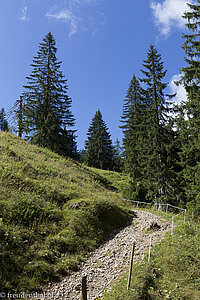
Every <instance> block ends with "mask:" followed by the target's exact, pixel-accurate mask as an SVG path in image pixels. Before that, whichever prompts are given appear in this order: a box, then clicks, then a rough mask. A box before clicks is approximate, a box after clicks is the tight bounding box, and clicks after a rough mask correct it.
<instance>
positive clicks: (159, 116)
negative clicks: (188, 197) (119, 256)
mask: <svg viewBox="0 0 200 300" xmlns="http://www.w3.org/2000/svg"><path fill="white" fill-rule="evenodd" d="M141 72H142V74H143V75H144V77H143V78H141V79H140V81H141V84H143V89H142V97H143V101H144V102H145V104H146V112H145V119H146V134H147V135H146V136H147V138H148V140H147V141H145V145H146V144H147V143H146V142H148V147H146V148H145V151H146V155H145V161H146V162H145V164H146V167H145V174H146V176H145V177H146V179H147V182H148V183H149V187H148V190H149V193H150V195H151V198H152V197H153V198H154V197H156V198H157V197H158V198H160V197H170V198H171V199H174V197H175V177H176V174H175V170H174V164H175V161H174V159H173V158H172V155H173V153H174V147H175V136H174V132H173V130H172V124H171V122H170V117H169V112H170V104H171V103H170V101H169V98H172V97H168V96H167V95H166V94H165V89H166V87H167V84H166V83H163V79H164V77H165V75H166V72H167V71H166V70H164V67H163V62H162V60H161V55H160V54H158V51H157V49H156V48H155V47H154V46H153V45H151V46H150V49H149V51H148V53H147V59H146V60H144V61H143V69H142V70H141ZM166 200H167V199H166Z"/></svg>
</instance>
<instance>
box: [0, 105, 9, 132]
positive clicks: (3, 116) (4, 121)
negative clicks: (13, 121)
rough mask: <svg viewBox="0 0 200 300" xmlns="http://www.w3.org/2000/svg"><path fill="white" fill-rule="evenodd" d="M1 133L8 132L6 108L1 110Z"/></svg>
mask: <svg viewBox="0 0 200 300" xmlns="http://www.w3.org/2000/svg"><path fill="white" fill-rule="evenodd" d="M0 131H8V121H7V119H6V113H5V110H4V108H2V109H1V110H0Z"/></svg>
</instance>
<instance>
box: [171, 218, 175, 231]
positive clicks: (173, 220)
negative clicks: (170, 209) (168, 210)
mask: <svg viewBox="0 0 200 300" xmlns="http://www.w3.org/2000/svg"><path fill="white" fill-rule="evenodd" d="M173 230H174V217H172V231H171V235H173Z"/></svg>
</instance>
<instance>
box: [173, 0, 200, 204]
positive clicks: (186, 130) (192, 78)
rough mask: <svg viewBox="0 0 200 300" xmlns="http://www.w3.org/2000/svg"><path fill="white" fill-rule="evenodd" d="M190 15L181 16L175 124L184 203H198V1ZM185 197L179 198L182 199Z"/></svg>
mask: <svg viewBox="0 0 200 300" xmlns="http://www.w3.org/2000/svg"><path fill="white" fill-rule="evenodd" d="M188 6H189V8H190V11H188V12H186V13H185V14H184V15H183V18H185V19H186V22H187V23H186V27H187V29H188V30H187V33H185V34H183V38H184V40H185V42H184V44H183V46H182V48H183V49H184V51H185V54H186V55H185V62H186V66H185V67H183V68H182V69H181V75H182V79H181V80H180V81H179V84H180V83H182V84H183V85H184V87H185V89H186V92H187V100H186V101H183V102H182V103H181V105H180V107H179V116H178V118H177V119H178V120H177V124H178V126H177V127H178V129H179V137H180V143H181V146H182V151H181V152H180V157H181V162H182V170H183V171H182V188H183V191H184V197H185V201H189V202H190V201H191V202H192V201H193V202H194V203H195V206H196V205H197V202H199V204H198V205H199V210H200V201H199V198H200V197H199V195H200V193H199V188H198V186H199V183H200V174H199V165H200V154H199V153H200V134H199V132H200V60H199V58H200V22H199V20H200V1H199V0H197V1H196V3H195V4H188ZM184 197H182V198H183V199H184Z"/></svg>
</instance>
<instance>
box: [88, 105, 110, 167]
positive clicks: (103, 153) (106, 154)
mask: <svg viewBox="0 0 200 300" xmlns="http://www.w3.org/2000/svg"><path fill="white" fill-rule="evenodd" d="M87 136H88V138H87V140H86V142H85V162H86V163H87V164H88V165H89V166H91V167H95V168H99V169H104V170H113V169H114V148H113V145H112V140H111V135H110V133H109V132H108V128H107V126H106V123H105V122H104V120H103V118H102V114H101V112H100V110H98V111H97V112H96V114H95V116H94V118H93V119H92V122H91V124H90V126H89V129H88V133H87Z"/></svg>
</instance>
